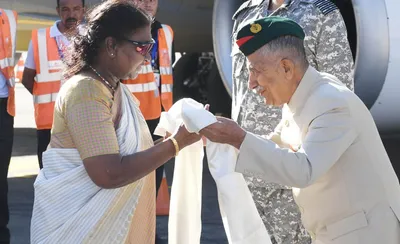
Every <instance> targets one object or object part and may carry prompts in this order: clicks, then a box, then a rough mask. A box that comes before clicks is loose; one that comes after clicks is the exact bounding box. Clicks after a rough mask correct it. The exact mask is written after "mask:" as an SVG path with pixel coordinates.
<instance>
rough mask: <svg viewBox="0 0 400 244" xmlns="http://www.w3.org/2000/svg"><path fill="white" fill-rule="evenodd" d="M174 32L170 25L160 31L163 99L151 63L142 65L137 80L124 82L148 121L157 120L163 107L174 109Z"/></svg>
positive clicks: (159, 49) (159, 46) (159, 43)
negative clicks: (172, 59)
mask: <svg viewBox="0 0 400 244" xmlns="http://www.w3.org/2000/svg"><path fill="white" fill-rule="evenodd" d="M173 35H174V32H173V31H172V28H171V27H170V26H168V25H162V28H160V29H159V30H158V56H159V62H160V67H159V68H160V80H161V97H160V95H159V88H158V87H157V83H156V81H155V77H154V73H153V70H152V67H151V64H150V62H146V63H144V64H143V65H142V69H141V70H140V71H139V74H138V76H137V77H136V78H135V79H129V80H123V81H122V83H124V84H126V86H127V87H128V88H129V90H130V91H131V92H132V93H133V95H135V97H136V98H137V99H138V100H139V101H140V110H141V111H142V114H143V116H144V118H145V119H146V120H151V119H157V118H159V117H160V115H161V106H163V108H164V110H165V111H168V110H169V109H170V108H171V107H172V103H173V101H172V86H173V81H174V80H173V77H172V63H171V58H172V40H173Z"/></svg>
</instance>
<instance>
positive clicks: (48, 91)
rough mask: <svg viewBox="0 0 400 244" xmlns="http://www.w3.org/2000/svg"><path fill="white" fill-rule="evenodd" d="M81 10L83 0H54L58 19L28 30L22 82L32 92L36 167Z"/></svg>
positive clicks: (80, 17) (47, 132)
mask: <svg viewBox="0 0 400 244" xmlns="http://www.w3.org/2000/svg"><path fill="white" fill-rule="evenodd" d="M84 11H85V1H84V0H58V1H57V13H58V16H59V17H60V20H59V21H56V22H55V23H54V25H53V26H51V27H48V28H43V29H38V30H33V31H32V40H31V42H30V43H29V48H28V54H27V58H26V60H25V69H24V73H23V76H22V84H23V85H24V86H25V87H26V89H27V90H28V91H29V92H30V93H31V94H32V95H33V102H34V106H35V121H36V127H37V141H38V148H37V154H38V160H39V167H40V168H43V165H42V153H43V152H44V151H45V150H46V148H47V146H48V144H49V142H50V130H51V127H52V124H53V110H54V102H55V100H56V97H57V94H58V91H59V89H60V84H61V77H62V74H61V72H62V70H61V69H62V62H63V58H64V56H65V51H66V48H67V46H68V45H69V38H70V36H72V35H73V34H74V33H76V31H77V30H78V28H77V26H78V25H79V22H80V21H81V20H82V19H83V15H84Z"/></svg>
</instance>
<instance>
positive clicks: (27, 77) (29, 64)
mask: <svg viewBox="0 0 400 244" xmlns="http://www.w3.org/2000/svg"><path fill="white" fill-rule="evenodd" d="M35 76H36V66H35V59H34V56H33V46H32V41H30V42H29V47H28V54H27V56H26V60H25V68H24V72H23V73H22V80H21V83H22V85H23V86H24V87H25V88H26V89H27V90H28V91H29V92H30V93H31V94H33V84H34V82H35Z"/></svg>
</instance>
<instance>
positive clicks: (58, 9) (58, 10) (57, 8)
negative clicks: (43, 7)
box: [56, 7, 61, 16]
mask: <svg viewBox="0 0 400 244" xmlns="http://www.w3.org/2000/svg"><path fill="white" fill-rule="evenodd" d="M56 11H57V14H58V16H61V15H60V7H56Z"/></svg>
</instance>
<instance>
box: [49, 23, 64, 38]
mask: <svg viewBox="0 0 400 244" xmlns="http://www.w3.org/2000/svg"><path fill="white" fill-rule="evenodd" d="M58 23H60V20H57V21H56V22H54V24H53V26H52V27H50V37H51V38H54V37H57V36H62V35H63V34H62V33H61V32H60V30H59V29H58V27H57V24H58Z"/></svg>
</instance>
